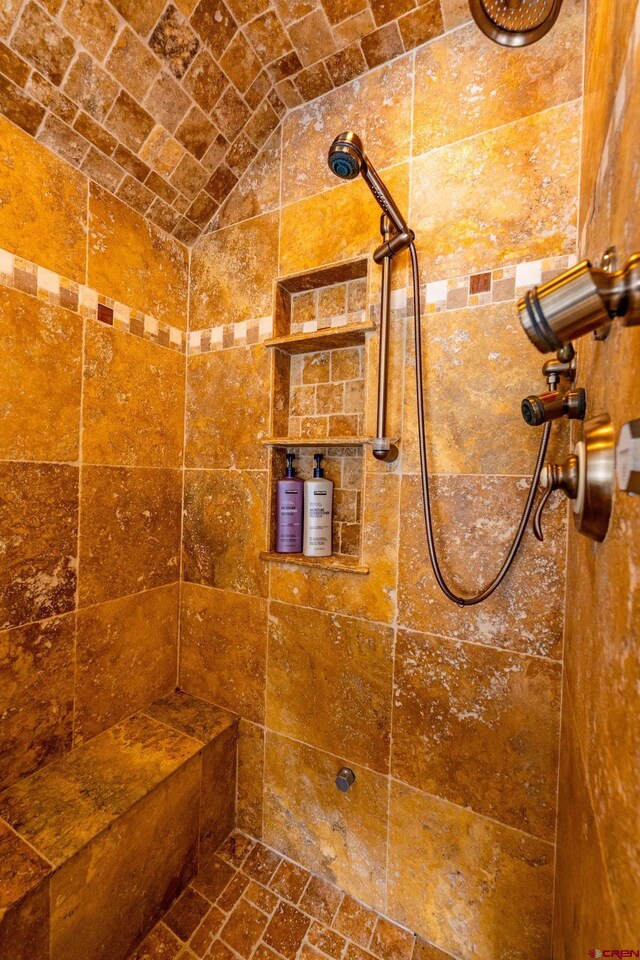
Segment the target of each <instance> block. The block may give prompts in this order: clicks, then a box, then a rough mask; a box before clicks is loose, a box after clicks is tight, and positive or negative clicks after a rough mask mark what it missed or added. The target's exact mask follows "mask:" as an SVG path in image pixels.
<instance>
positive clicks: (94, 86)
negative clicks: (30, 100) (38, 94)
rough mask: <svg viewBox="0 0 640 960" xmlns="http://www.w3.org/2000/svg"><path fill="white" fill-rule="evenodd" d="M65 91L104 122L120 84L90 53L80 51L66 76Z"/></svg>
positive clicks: (79, 104)
mask: <svg viewBox="0 0 640 960" xmlns="http://www.w3.org/2000/svg"><path fill="white" fill-rule="evenodd" d="M64 91H65V93H66V94H67V95H68V96H69V97H71V99H72V100H73V101H75V103H77V104H78V106H79V107H81V108H82V109H83V110H86V111H87V113H89V114H91V116H92V117H94V118H95V119H96V120H99V121H100V122H102V121H103V120H104V119H105V117H106V116H107V114H108V113H109V110H110V109H111V107H112V105H113V102H114V100H115V98H116V96H117V93H118V84H117V83H116V82H115V80H114V79H113V77H110V76H109V74H108V73H106V72H105V71H104V70H103V69H102V68H101V67H100V66H99V65H98V64H97V63H96V62H95V61H94V60H93V59H92V58H91V57H90V56H89V54H88V53H83V52H80V53H78V55H77V57H76V59H75V60H74V62H73V64H72V66H71V69H70V70H69V72H68V74H67V76H66V79H65V81H64ZM45 105H46V104H45ZM63 119H64V118H63Z"/></svg>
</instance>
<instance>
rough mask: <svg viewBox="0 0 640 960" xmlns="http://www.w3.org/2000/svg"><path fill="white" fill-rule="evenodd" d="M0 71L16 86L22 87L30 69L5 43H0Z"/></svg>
mask: <svg viewBox="0 0 640 960" xmlns="http://www.w3.org/2000/svg"><path fill="white" fill-rule="evenodd" d="M0 72H2V74H3V76H4V77H6V78H7V79H9V80H12V81H13V82H14V83H15V84H17V86H19V87H24V86H25V84H26V82H27V80H28V79H29V74H30V73H31V70H30V69H29V65H28V64H27V63H25V61H24V60H23V59H22V58H21V57H18V56H17V55H16V54H15V53H14V52H13V50H11V49H10V48H9V47H8V46H7V45H6V44H4V43H0Z"/></svg>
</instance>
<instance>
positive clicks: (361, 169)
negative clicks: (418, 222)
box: [328, 130, 415, 463]
mask: <svg viewBox="0 0 640 960" xmlns="http://www.w3.org/2000/svg"><path fill="white" fill-rule="evenodd" d="M328 163H329V169H330V170H331V172H332V173H335V175H336V176H337V177H340V179H341V180H353V179H354V178H355V177H357V176H358V175H362V177H363V179H364V181H365V183H366V184H367V186H368V187H369V189H370V190H371V193H372V194H373V195H374V197H375V198H376V200H377V202H378V203H379V204H380V206H381V207H382V210H383V214H382V216H381V217H380V235H381V237H382V243H381V244H380V245H379V247H377V249H376V250H375V251H374V253H373V259H374V261H375V262H376V263H377V264H381V265H382V286H381V290H380V356H379V362H378V408H377V416H376V436H375V439H374V441H373V445H372V452H373V456H374V457H375V458H376V460H382V461H383V462H384V463H393V461H394V460H397V459H398V447H397V445H396V444H395V443H394V442H393V440H392V439H391V438H390V437H388V436H387V432H386V420H387V368H388V365H389V316H390V312H391V259H392V257H395V256H396V255H397V254H398V253H401V252H402V251H403V250H406V249H407V247H408V246H410V244H412V243H413V241H414V238H415V236H414V233H413V231H412V230H409V227H408V226H407V222H406V220H405V219H404V217H403V215H402V213H401V211H400V208H399V207H398V206H397V204H396V202H395V200H394V199H393V197H392V196H391V194H390V193H389V191H388V189H387V187H386V186H385V184H384V182H383V181H382V179H381V178H380V176H379V175H378V173H377V172H376V169H375V167H374V166H373V164H372V163H371V161H370V160H369V158H368V157H367V155H366V153H365V151H364V146H363V144H362V140H361V139H360V137H359V136H358V135H357V134H355V133H353V131H351V130H348V131H346V132H345V133H341V134H339V135H338V136H337V137H336V138H335V140H334V141H333V143H332V144H331V148H330V150H329V157H328ZM392 227H393V228H395V229H392Z"/></svg>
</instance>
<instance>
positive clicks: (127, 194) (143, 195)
mask: <svg viewBox="0 0 640 960" xmlns="http://www.w3.org/2000/svg"><path fill="white" fill-rule="evenodd" d="M118 197H119V198H120V199H121V200H124V202H125V203H128V204H129V206H130V207H133V209H134V210H136V211H137V212H138V213H141V214H142V215H143V216H144V214H145V213H146V212H147V210H148V209H149V207H150V205H151V203H152V201H153V194H152V192H151V190H149V189H148V188H147V187H145V186H143V184H141V183H139V182H138V180H136V178H135V177H125V178H124V180H123V181H122V183H121V185H120V188H119V189H118Z"/></svg>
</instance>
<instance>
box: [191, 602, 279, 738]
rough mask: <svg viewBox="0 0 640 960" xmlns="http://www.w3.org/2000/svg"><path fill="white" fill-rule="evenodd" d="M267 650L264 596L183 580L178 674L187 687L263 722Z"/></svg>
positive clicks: (208, 698) (198, 694) (242, 714)
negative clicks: (214, 587) (259, 596)
mask: <svg viewBox="0 0 640 960" xmlns="http://www.w3.org/2000/svg"><path fill="white" fill-rule="evenodd" d="M266 652H267V609H266V604H265V602H264V601H262V600H260V599H258V598H257V597H248V596H242V595H239V594H236V593H230V592H228V591H223V590H211V589H210V588H208V587H203V586H198V585H196V584H193V583H185V584H184V587H183V600H182V639H181V650H180V677H181V684H182V686H183V687H184V688H185V689H186V690H188V691H189V692H190V693H192V694H194V695H196V696H201V697H203V698H204V699H206V700H209V701H212V702H214V703H216V704H219V705H220V706H223V707H226V708H227V709H230V710H233V711H234V712H235V713H238V714H240V715H241V716H243V717H245V718H247V719H249V720H254V721H256V722H262V721H263V719H264V716H263V714H264V684H265V670H266Z"/></svg>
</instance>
